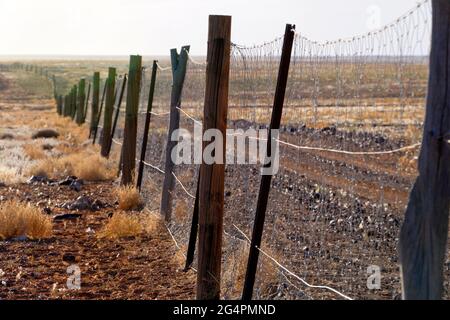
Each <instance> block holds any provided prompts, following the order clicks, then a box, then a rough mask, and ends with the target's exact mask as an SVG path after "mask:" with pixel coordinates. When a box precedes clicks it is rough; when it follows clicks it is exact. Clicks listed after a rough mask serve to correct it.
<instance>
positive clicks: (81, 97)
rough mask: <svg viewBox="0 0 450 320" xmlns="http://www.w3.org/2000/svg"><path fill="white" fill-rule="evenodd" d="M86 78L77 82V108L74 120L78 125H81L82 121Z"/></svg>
mask: <svg viewBox="0 0 450 320" xmlns="http://www.w3.org/2000/svg"><path fill="white" fill-rule="evenodd" d="M85 90H86V80H85V79H81V80H80V82H79V83H78V109H77V115H76V120H77V124H78V125H82V124H83V123H84V121H83V118H84V103H85V100H86V91H85Z"/></svg>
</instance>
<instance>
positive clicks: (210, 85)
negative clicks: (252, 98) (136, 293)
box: [197, 16, 231, 300]
mask: <svg viewBox="0 0 450 320" xmlns="http://www.w3.org/2000/svg"><path fill="white" fill-rule="evenodd" d="M230 36H231V17H230V16H209V30H208V54H207V61H208V64H207V68H206V91H205V106H204V115H203V122H204V123H203V132H205V131H206V130H209V129H217V130H219V131H220V132H221V135H222V139H223V143H222V146H220V145H217V144H216V148H217V147H219V148H221V149H222V150H217V149H216V150H215V153H216V157H217V155H218V154H220V153H222V154H221V157H222V158H221V159H220V160H221V163H214V164H206V163H205V162H204V160H203V161H202V165H201V168H200V172H201V174H200V190H199V241H198V273H197V299H199V300H217V299H220V279H221V277H220V272H221V264H222V233H223V207H224V188H225V154H226V150H225V149H226V148H225V146H226V129H227V113H228V86H229V73H230V51H231V41H230ZM206 146H207V143H206V142H203V150H205V147H206Z"/></svg>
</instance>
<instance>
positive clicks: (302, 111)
mask: <svg viewBox="0 0 450 320" xmlns="http://www.w3.org/2000/svg"><path fill="white" fill-rule="evenodd" d="M430 17H431V8H430V2H429V1H424V2H421V3H419V4H418V5H417V7H416V8H414V9H413V10H411V11H410V12H408V13H407V14H406V15H404V16H402V17H400V18H399V19H397V20H396V21H395V22H393V23H392V24H389V25H387V26H385V27H383V28H380V29H379V30H376V31H373V32H370V33H367V34H365V35H360V36H357V37H353V38H349V39H340V40H337V41H329V42H323V43H318V42H315V41H312V40H310V39H308V38H306V37H305V36H303V35H302V34H296V36H295V43H294V51H293V55H292V58H291V68H290V74H289V80H288V86H287V92H286V98H285V108H284V113H283V118H282V119H283V121H282V128H281V133H280V136H279V138H278V142H279V144H280V168H279V172H278V173H277V174H276V175H275V176H274V178H273V180H272V186H271V193H270V198H269V205H268V208H267V214H266V224H265V229H264V237H263V244H262V246H261V248H259V249H260V251H261V255H260V259H259V264H258V271H257V277H256V284H255V290H254V298H256V299H340V298H343V299H350V298H359V299H364V298H387V299H390V298H397V297H398V295H399V293H400V279H399V274H400V273H399V270H398V260H397V253H396V252H397V245H398V234H399V228H400V225H401V222H402V219H403V218H402V216H403V213H404V211H405V207H406V204H407V201H408V193H409V190H410V188H411V186H412V184H413V182H414V180H415V177H416V175H417V171H416V167H417V157H418V150H419V148H418V147H419V146H420V142H421V136H422V130H423V120H424V119H423V118H424V108H423V105H424V101H425V96H426V90H427V79H428V55H429V50H430V48H429V40H430V33H431V27H430ZM282 45H283V38H282V37H280V38H277V39H275V40H273V41H271V42H268V43H264V44H262V45H257V46H251V47H248V46H242V45H237V44H233V45H232V59H231V74H230V84H229V88H230V90H229V108H228V123H227V125H228V128H230V129H234V130H235V131H234V132H235V133H236V132H237V133H241V134H242V133H244V136H243V137H240V135H239V134H230V135H229V136H228V137H227V139H228V140H230V141H232V144H231V145H233V146H235V145H236V144H239V143H246V144H251V143H258V142H261V141H264V137H261V136H258V135H256V136H255V137H252V136H250V137H249V136H245V134H246V133H248V132H249V131H251V130H254V131H255V132H258V130H261V129H267V128H268V126H269V122H270V117H271V111H272V106H273V99H274V91H275V87H276V82H277V77H278V67H279V63H280V56H281V49H282ZM157 68H158V70H157V80H156V83H155V92H154V98H153V109H152V112H151V113H150V115H151V122H150V129H149V133H148V137H149V139H148V143H147V153H146V156H145V160H144V165H145V166H144V167H145V170H144V179H143V186H142V194H143V197H144V199H145V201H146V206H147V208H148V209H149V210H150V211H152V212H156V213H158V212H159V211H160V201H161V194H162V192H163V191H162V186H163V180H164V176H165V175H167V174H169V175H172V176H173V177H174V179H175V188H174V190H173V191H171V192H173V203H172V206H173V214H172V219H171V220H170V222H168V223H167V228H168V230H169V232H170V234H171V235H172V237H173V239H174V241H175V243H176V245H177V247H178V248H179V249H180V251H181V252H183V253H184V252H186V250H187V247H188V242H189V237H190V231H191V224H192V213H193V211H194V204H195V198H196V190H197V181H198V177H199V169H200V165H199V164H196V162H195V161H192V162H190V163H183V164H179V165H176V166H175V169H174V170H173V172H165V171H164V170H165V169H164V168H165V156H166V145H167V139H168V122H169V117H170V113H171V112H173V110H171V106H170V102H171V90H172V83H173V79H172V77H173V75H172V69H171V66H168V65H163V64H160V63H158V64H157ZM206 68H207V63H206V62H205V61H202V59H201V58H193V57H192V56H189V60H188V64H187V71H186V76H185V80H184V87H183V93H182V101H181V104H180V105H179V106H178V107H177V108H176V112H179V114H180V128H182V130H181V131H178V136H176V137H175V138H176V140H178V141H190V142H191V144H192V145H194V149H191V151H192V154H189V155H185V154H179V152H181V150H179V149H175V150H170V152H175V153H178V154H177V155H178V157H179V158H183V157H186V156H187V158H190V159H194V158H195V145H198V144H199V143H200V144H201V141H199V140H198V138H199V137H198V134H197V135H196V130H200V133H201V124H202V122H203V107H204V98H205V90H206V89H205V82H206V79H205V76H206ZM151 71H152V70H151V67H150V66H145V67H144V68H143V70H142V83H141V91H140V102H139V112H138V134H137V136H138V140H137V144H136V154H137V155H138V156H139V155H140V153H141V150H142V143H143V137H144V135H145V134H146V133H145V132H144V127H145V126H144V124H145V118H146V116H147V104H148V100H149V91H150V79H151ZM121 81H123V77H122V78H119V79H118V83H117V87H118V88H120V86H121V85H120V84H121ZM125 96H126V92H125ZM117 99H118V95H117V96H116V103H115V106H116V108H118V101H117ZM124 101H126V98H124ZM122 105H123V104H122ZM124 117H125V113H124V106H122V109H121V110H119V113H118V121H117V124H118V125H117V127H116V129H115V131H114V135H113V141H114V143H113V153H115V154H117V153H120V146H121V141H122V139H123V130H124V127H123V125H124V123H125V120H124ZM88 119H90V117H89V116H88ZM101 123H102V120H100V124H101ZM199 128H200V129H199ZM196 139H197V140H196ZM240 139H241V140H240ZM266 139H267V137H266ZM200 140H201V136H200ZM235 150H236V148H234V147H233V148H229V149H228V150H227V165H226V178H225V214H224V242H223V248H222V279H221V284H222V296H223V298H226V299H237V298H240V296H241V294H242V286H243V281H244V277H245V271H246V264H247V258H248V253H249V238H250V236H251V231H252V227H253V222H254V214H255V207H256V201H257V196H258V188H259V182H260V177H261V175H260V164H259V163H257V162H254V161H252V159H253V157H254V155H253V154H251V153H250V151H247V150H246V149H244V151H243V153H242V150H241V149H239V148H237V150H238V151H237V153H236V152H235ZM184 152H185V150H184ZM239 152H241V153H239ZM237 159H241V160H242V159H244V160H245V161H244V163H240V164H239V165H237V164H236V160H237ZM194 261H196V259H195V260H194ZM372 266H377V267H379V268H380V269H381V271H382V277H383V283H382V286H381V287H380V288H377V290H371V289H369V288H368V287H367V279H368V277H369V275H370V274H368V268H370V267H372ZM196 267H197V266H196V263H195V262H194V264H193V266H192V268H193V269H194V270H195V269H196ZM449 272H450V271H449V270H448V269H447V270H446V281H447V282H448V279H449V277H448V276H449ZM444 287H448V286H444ZM446 295H448V292H446Z"/></svg>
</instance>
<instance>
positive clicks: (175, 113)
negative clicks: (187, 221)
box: [161, 46, 190, 221]
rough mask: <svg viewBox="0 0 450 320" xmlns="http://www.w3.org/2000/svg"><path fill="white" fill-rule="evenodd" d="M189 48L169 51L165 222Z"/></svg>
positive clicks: (169, 210)
mask: <svg viewBox="0 0 450 320" xmlns="http://www.w3.org/2000/svg"><path fill="white" fill-rule="evenodd" d="M189 49H190V46H184V47H182V48H181V52H180V54H178V52H177V49H172V50H171V51H170V58H171V63H172V78H173V85H172V94H171V99H170V119H169V130H168V134H167V145H166V163H165V176H164V184H163V190H162V197H161V215H163V216H164V217H165V219H166V221H170V219H171V216H172V203H173V194H172V193H173V190H174V189H175V180H174V177H173V175H172V172H173V168H174V166H175V164H174V162H173V161H172V149H173V148H175V146H176V144H177V141H176V140H175V139H174V140H172V134H173V132H174V131H175V130H177V129H179V128H180V111H179V110H178V109H177V108H179V107H180V106H181V94H182V92H183V85H184V78H185V76H186V65H187V61H188V58H189V57H188V54H189Z"/></svg>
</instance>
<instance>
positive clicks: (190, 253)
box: [184, 170, 201, 271]
mask: <svg viewBox="0 0 450 320" xmlns="http://www.w3.org/2000/svg"><path fill="white" fill-rule="evenodd" d="M200 173H201V170H199V174H198V177H197V191H196V192H195V202H194V211H193V212H192V221H191V231H190V233H189V243H188V248H187V252H186V264H185V266H184V271H188V270H189V269H190V268H191V266H192V263H194V257H195V247H196V245H197V236H198V212H199V198H200V195H199V193H200Z"/></svg>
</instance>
